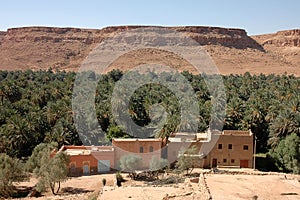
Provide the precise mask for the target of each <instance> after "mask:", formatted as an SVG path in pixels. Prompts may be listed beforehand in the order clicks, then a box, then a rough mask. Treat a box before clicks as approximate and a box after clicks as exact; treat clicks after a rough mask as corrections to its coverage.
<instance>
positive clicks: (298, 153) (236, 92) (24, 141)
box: [0, 69, 300, 173]
mask: <svg viewBox="0 0 300 200" xmlns="http://www.w3.org/2000/svg"><path fill="white" fill-rule="evenodd" d="M182 75H183V76H184V77H185V78H186V79H187V80H188V81H189V83H190V85H191V86H192V88H193V89H194V92H195V94H196V96H197V100H198V104H199V112H200V113H199V116H200V120H199V123H198V131H205V130H206V129H207V128H208V126H209V122H210V120H211V119H210V113H211V102H212V96H211V95H210V94H209V92H208V89H207V86H206V84H205V81H204V79H203V77H204V76H208V75H205V74H203V75H192V74H190V73H189V72H186V71H185V72H183V73H182ZM93 76H95V77H97V76H98V75H96V74H93ZM122 76H123V73H122V72H121V71H119V70H113V71H111V72H110V73H108V74H106V75H103V76H102V77H101V79H100V81H99V82H98V83H97V90H96V96H95V108H96V114H97V122H95V123H96V124H97V125H98V124H99V125H100V127H101V129H102V130H104V131H105V132H106V133H107V134H106V135H105V137H102V138H99V137H98V141H97V142H99V144H104V145H105V144H109V142H110V140H111V139H112V138H113V137H132V136H130V135H128V134H126V132H125V131H124V129H122V128H121V127H120V126H118V125H117V123H116V120H115V119H114V118H113V115H112V111H111V97H112V93H113V89H114V86H115V84H116V82H117V81H118V80H120V79H121V77H122ZM143 76H151V73H150V74H147V75H144V74H139V77H141V79H143V78H144V79H146V78H147V77H143ZM152 76H155V74H152ZM75 78H76V73H75V72H65V71H61V72H60V71H58V72H54V71H52V70H51V69H50V70H48V71H37V72H33V71H30V70H27V71H0V107H1V109H0V153H3V154H2V156H4V154H6V155H8V156H9V157H11V158H18V159H26V158H28V157H29V156H30V155H31V154H32V152H33V149H34V148H35V147H36V146H37V145H39V144H41V143H48V144H50V143H52V142H55V143H57V144H58V147H59V146H61V145H63V144H74V145H81V144H82V141H81V140H80V138H79V135H78V130H77V129H76V127H75V125H74V119H73V114H74V113H73V110H72V93H73V86H74V81H75ZM165 78H166V79H168V80H169V81H172V79H176V77H174V76H173V75H168V74H166V75H165ZM222 78H223V82H224V85H225V88H226V116H225V120H224V129H234V130H248V129H251V130H252V132H253V133H254V134H255V136H256V138H257V149H256V151H257V152H258V153H268V155H270V156H271V157H272V158H273V159H274V161H275V162H276V165H277V166H278V169H280V170H282V171H286V172H290V171H292V172H295V173H299V171H300V139H299V134H300V78H298V77H295V76H293V75H274V74H271V75H264V74H260V75H250V74H249V73H245V74H244V75H227V76H222ZM181 89H183V90H184V88H181ZM154 104H159V105H160V106H162V107H163V108H164V109H165V111H166V113H167V117H166V123H165V124H164V125H163V128H162V129H160V130H155V131H154V134H153V135H152V136H153V137H168V136H169V134H170V133H171V132H176V131H177V130H178V124H179V123H180V105H179V103H178V100H177V99H176V95H175V94H173V93H172V91H170V90H169V89H168V88H166V87H164V86H160V85H158V84H146V85H144V86H141V87H140V88H138V89H137V90H136V91H135V92H134V94H133V95H132V96H131V99H130V105H129V111H128V112H129V113H130V116H131V118H132V119H133V121H134V122H135V123H136V124H138V125H140V126H147V125H151V123H153V119H155V118H157V119H158V121H159V118H161V117H162V116H160V115H157V116H155V112H154V114H153V113H151V115H154V117H153V116H152V118H150V116H149V115H150V113H149V112H150V111H149V110H150V108H151V106H152V105H154ZM151 119H152V120H151ZM154 121H155V120H154ZM97 127H99V126H97ZM82 131H84V130H82ZM98 131H99V130H98V129H97V128H95V130H94V133H93V134H94V135H95V136H97V134H98ZM93 134H92V135H93ZM81 139H82V138H81ZM86 140H87V141H84V143H85V144H87V143H92V139H91V138H87V139H86ZM5 159H8V158H7V157H5Z"/></svg>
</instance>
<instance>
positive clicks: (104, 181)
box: [102, 178, 106, 186]
mask: <svg viewBox="0 0 300 200" xmlns="http://www.w3.org/2000/svg"><path fill="white" fill-rule="evenodd" d="M102 185H103V186H105V185H106V178H103V179H102Z"/></svg>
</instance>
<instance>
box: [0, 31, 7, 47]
mask: <svg viewBox="0 0 300 200" xmlns="http://www.w3.org/2000/svg"><path fill="white" fill-rule="evenodd" d="M5 35H6V32H4V31H0V44H1V41H2V39H3V38H4V36H5Z"/></svg>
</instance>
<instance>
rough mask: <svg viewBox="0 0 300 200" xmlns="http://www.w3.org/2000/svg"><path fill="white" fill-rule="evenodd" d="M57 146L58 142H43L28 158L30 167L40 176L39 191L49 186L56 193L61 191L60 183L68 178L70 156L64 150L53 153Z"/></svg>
mask: <svg viewBox="0 0 300 200" xmlns="http://www.w3.org/2000/svg"><path fill="white" fill-rule="evenodd" d="M56 147H57V144H56V143H51V144H45V143H42V144H40V145H38V146H36V148H35V149H34V150H33V153H32V155H31V157H30V158H29V160H28V166H29V169H30V170H32V171H33V173H34V175H35V176H36V177H37V178H39V181H38V183H37V186H36V189H37V190H38V191H39V192H42V191H45V189H46V187H47V186H48V187H50V189H51V192H52V194H54V195H55V194H57V193H58V192H59V189H60V183H61V182H63V181H66V180H67V179H68V176H67V175H68V164H69V157H68V155H67V154H65V153H63V152H60V153H56V154H55V155H51V152H52V151H53V150H54V149H56ZM56 185H57V190H56V191H55V187H56Z"/></svg>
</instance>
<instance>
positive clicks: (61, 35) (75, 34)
mask: <svg viewBox="0 0 300 200" xmlns="http://www.w3.org/2000/svg"><path fill="white" fill-rule="evenodd" d="M100 34H101V30H99V29H80V28H57V27H21V28H10V29H8V30H7V34H6V36H5V39H7V40H13V41H16V42H22V41H29V42H30V41H31V42H39V41H50V42H51V41H52V42H55V43H57V42H62V41H72V40H74V41H80V42H83V43H87V44H91V43H99V42H101V41H102V39H103V37H99V35H100Z"/></svg>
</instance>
